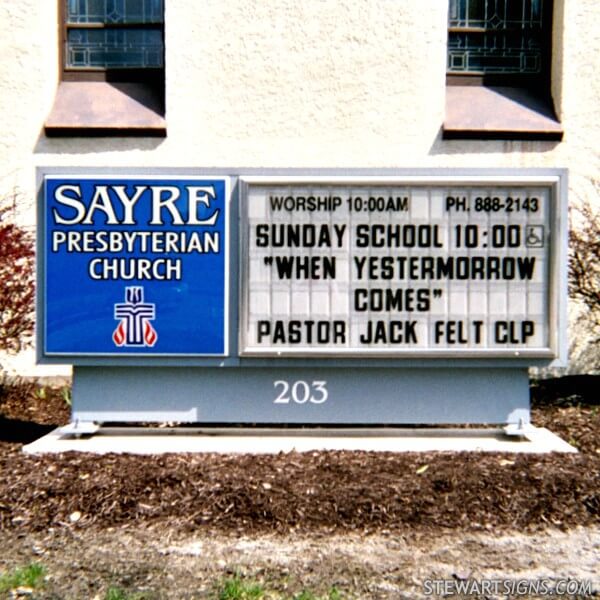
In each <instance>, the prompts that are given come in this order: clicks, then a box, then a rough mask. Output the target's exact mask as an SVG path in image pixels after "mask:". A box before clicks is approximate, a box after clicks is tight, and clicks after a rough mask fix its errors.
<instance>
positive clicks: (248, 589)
mask: <svg viewBox="0 0 600 600" xmlns="http://www.w3.org/2000/svg"><path fill="white" fill-rule="evenodd" d="M264 597H265V590H264V589H263V587H262V586H261V585H260V584H258V583H255V582H252V581H244V580H243V579H242V578H241V577H240V576H239V575H236V576H234V577H231V578H230V579H227V580H226V581H225V582H224V583H223V587H222V589H221V591H220V592H219V600H260V599H261V598H264Z"/></svg>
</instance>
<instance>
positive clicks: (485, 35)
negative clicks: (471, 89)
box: [448, 0, 549, 76]
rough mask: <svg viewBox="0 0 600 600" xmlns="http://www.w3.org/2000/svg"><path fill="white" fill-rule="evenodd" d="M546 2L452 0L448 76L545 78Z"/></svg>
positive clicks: (531, 0)
mask: <svg viewBox="0 0 600 600" xmlns="http://www.w3.org/2000/svg"><path fill="white" fill-rule="evenodd" d="M545 5H546V6H547V5H548V2H546V3H544V0H450V17H449V23H448V72H449V73H460V74H473V75H492V74H493V75H499V76H515V75H528V76H541V75H542V74H543V73H544V72H545V71H546V69H547V64H546V63H547V61H546V55H547V54H548V50H549V43H548V40H546V37H547V34H546V30H545V29H544V21H545V19H544V16H545V15H544V8H545Z"/></svg>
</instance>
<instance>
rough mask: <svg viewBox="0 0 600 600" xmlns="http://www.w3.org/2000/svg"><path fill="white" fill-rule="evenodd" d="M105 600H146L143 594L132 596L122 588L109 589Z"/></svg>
mask: <svg viewBox="0 0 600 600" xmlns="http://www.w3.org/2000/svg"><path fill="white" fill-rule="evenodd" d="M103 600H144V594H143V593H137V592H136V593H133V594H130V593H129V592H126V591H125V590H122V589H121V588H116V587H111V588H108V590H107V592H106V594H105V595H104V598H103Z"/></svg>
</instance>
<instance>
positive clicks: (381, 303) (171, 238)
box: [37, 167, 567, 425]
mask: <svg viewBox="0 0 600 600" xmlns="http://www.w3.org/2000/svg"><path fill="white" fill-rule="evenodd" d="M38 184H39V211H38V236H37V239H38V292H37V322H38V334H37V335H38V342H37V348H38V360H39V361H40V362H43V363H70V364H73V365H74V371H73V405H72V413H73V414H72V418H73V420H74V421H77V422H86V421H94V422H96V421H100V422H106V421H108V422H119V421H142V422H148V421H177V422H197V423H206V424H209V423H220V424H223V423H237V424H240V423H241V424H244V423H246V424H247V423H259V424H283V423H285V424H289V423H297V424H334V425H343V424H348V425H352V424H375V425H377V424H402V423H445V424H447V423H508V424H512V425H518V424H522V423H527V422H528V421H529V390H528V368H529V367H530V366H548V365H560V364H564V363H565V359H566V275H567V199H566V189H567V182H566V172H565V171H564V170H560V169H545V170H542V169H534V170H496V171H494V170H491V171H490V170H471V171H465V170H450V169H446V170H444V169H428V170H425V169H421V170H419V169H414V170H379V171H372V172H368V171H366V172H363V171H361V172H359V171H356V170H350V171H345V172H341V171H340V170H318V171H314V172H302V171H298V170H291V169H290V170H285V169H284V170H279V171H278V172H277V173H268V172H264V171H259V170H250V169H247V170H235V169H228V170H216V169H205V170H199V169H167V168H164V169H136V170H127V169H124V168H103V169H95V170H92V169H84V168H72V169H68V170H64V169H60V168H57V167H54V168H40V169H39V170H38ZM166 391H168V393H166Z"/></svg>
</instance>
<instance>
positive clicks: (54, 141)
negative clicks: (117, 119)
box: [33, 128, 165, 155]
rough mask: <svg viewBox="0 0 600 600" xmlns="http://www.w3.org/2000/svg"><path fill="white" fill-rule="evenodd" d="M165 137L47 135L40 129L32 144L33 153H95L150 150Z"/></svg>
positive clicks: (155, 147) (158, 145)
mask: <svg viewBox="0 0 600 600" xmlns="http://www.w3.org/2000/svg"><path fill="white" fill-rule="evenodd" d="M164 141H165V138H162V137H161V138H159V137H131V136H117V135H114V134H112V135H101V134H97V135H92V134H88V135H87V136H62V137H47V136H46V134H45V131H44V129H43V128H42V129H41V130H40V134H39V135H38V139H37V142H36V144H35V146H34V149H33V151H34V154H59V155H60V154H73V155H77V154H96V153H102V152H130V151H132V150H137V151H138V152H151V151H153V150H156V149H157V148H159V147H160V145H161V144H162V143H164Z"/></svg>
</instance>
